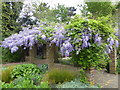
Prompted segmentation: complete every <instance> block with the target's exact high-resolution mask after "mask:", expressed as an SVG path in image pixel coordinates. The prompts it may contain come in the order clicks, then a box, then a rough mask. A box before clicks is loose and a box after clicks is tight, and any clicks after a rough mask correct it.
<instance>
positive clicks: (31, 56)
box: [29, 45, 37, 63]
mask: <svg viewBox="0 0 120 90" xmlns="http://www.w3.org/2000/svg"><path fill="white" fill-rule="evenodd" d="M36 53H37V52H36V46H35V45H34V46H33V47H32V49H29V61H30V62H31V63H33V62H34V61H35V57H36Z"/></svg>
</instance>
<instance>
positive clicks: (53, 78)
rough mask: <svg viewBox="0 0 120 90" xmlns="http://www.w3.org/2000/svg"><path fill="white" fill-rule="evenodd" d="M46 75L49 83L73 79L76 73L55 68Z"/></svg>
mask: <svg viewBox="0 0 120 90" xmlns="http://www.w3.org/2000/svg"><path fill="white" fill-rule="evenodd" d="M46 76H47V79H48V82H49V83H52V84H58V83H63V82H66V81H70V80H73V79H74V78H75V76H76V74H75V73H73V72H71V71H68V70H62V69H53V70H51V71H50V72H48V73H47V75H46Z"/></svg>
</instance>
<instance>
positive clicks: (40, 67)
mask: <svg viewBox="0 0 120 90" xmlns="http://www.w3.org/2000/svg"><path fill="white" fill-rule="evenodd" d="M38 67H39V69H40V70H41V72H43V73H45V72H46V71H47V70H48V64H39V65H38Z"/></svg>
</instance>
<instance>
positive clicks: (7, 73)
mask: <svg viewBox="0 0 120 90" xmlns="http://www.w3.org/2000/svg"><path fill="white" fill-rule="evenodd" d="M13 69H14V66H9V67H7V68H5V69H2V71H1V72H2V73H0V77H2V78H1V81H2V82H6V83H9V82H10V81H12V80H13V78H11V72H12V71H13Z"/></svg>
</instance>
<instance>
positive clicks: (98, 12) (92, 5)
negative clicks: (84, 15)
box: [85, 1, 114, 17]
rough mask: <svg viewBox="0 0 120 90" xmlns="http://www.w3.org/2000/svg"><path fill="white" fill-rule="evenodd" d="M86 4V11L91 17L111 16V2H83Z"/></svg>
mask: <svg viewBox="0 0 120 90" xmlns="http://www.w3.org/2000/svg"><path fill="white" fill-rule="evenodd" d="M85 3H86V4H87V7H88V8H87V10H88V11H89V12H91V13H92V14H93V16H98V17H101V16H107V15H109V14H112V12H113V9H114V7H113V5H112V2H110V1H109V2H85Z"/></svg>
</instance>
